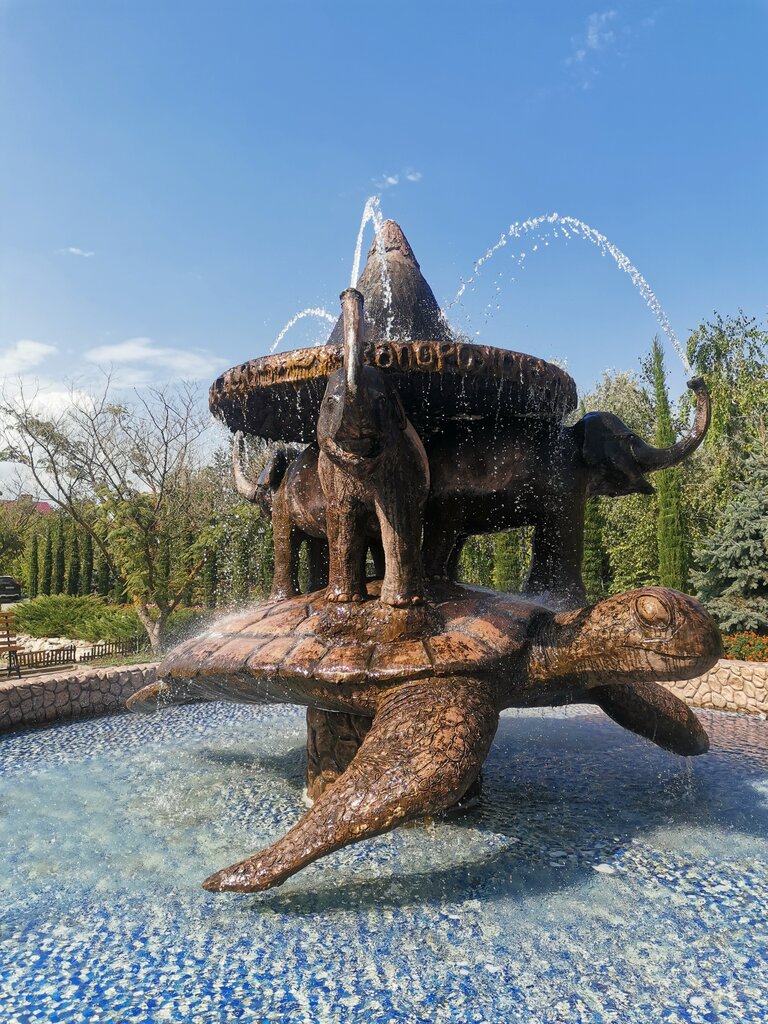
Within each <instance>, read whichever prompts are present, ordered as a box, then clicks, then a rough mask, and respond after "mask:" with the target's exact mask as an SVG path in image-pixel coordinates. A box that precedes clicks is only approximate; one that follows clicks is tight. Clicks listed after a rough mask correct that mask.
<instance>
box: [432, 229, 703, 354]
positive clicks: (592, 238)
mask: <svg viewBox="0 0 768 1024" xmlns="http://www.w3.org/2000/svg"><path fill="white" fill-rule="evenodd" d="M543 225H552V230H551V231H544V232H540V231H539V230H538V229H539V228H541V227H542V226H543ZM532 232H535V238H536V239H537V243H536V244H535V245H533V246H532V248H531V252H536V251H537V250H538V248H539V245H538V243H539V242H543V243H544V245H545V246H548V245H549V242H548V241H547V239H549V238H550V237H554V238H559V237H560V235H561V234H562V235H563V236H564V237H565V238H566V239H570V238H571V237H574V238H582V239H584V240H585V241H588V242H591V243H592V244H593V245H596V246H597V247H598V249H599V250H600V252H601V253H602V254H603V255H605V254H606V253H607V254H608V255H609V256H611V257H612V258H613V260H614V262H615V264H616V266H617V267H618V268H619V270H623V271H624V273H625V274H629V277H630V280H631V281H632V284H633V285H634V286H635V288H637V290H638V291H639V292H640V294H641V295H642V297H643V299H644V300H645V304H646V305H647V306H648V308H649V309H650V310H651V312H652V313H653V314H654V316H655V317H656V320H657V321H658V323H659V326H660V327H661V329H662V330H663V331H664V333H665V334H666V336H667V338H669V341H670V342H671V344H672V346H673V347H674V349H675V351H676V352H677V354H678V356H679V357H680V360H681V362H682V364H683V366H684V367H685V368H686V370H687V371H688V372H689V373H690V372H691V366H690V363H689V362H688V359H687V358H686V355H685V351H684V349H683V347H682V345H681V344H680V341H679V340H678V338H677V335H676V334H675V332H674V330H673V329H672V325H671V323H670V322H669V318H668V317H667V314H666V313H665V312H664V309H663V308H662V306H661V303H660V302H659V300H658V299H657V298H656V295H655V294H654V292H653V289H652V288H651V286H650V285H649V284H648V282H647V281H646V279H645V278H644V277H643V275H642V274H641V273H640V271H639V270H638V269H637V267H636V266H635V265H634V263H632V262H631V260H630V259H629V257H628V256H627V255H626V254H625V253H623V252H622V251H621V249H619V248H618V246H616V245H614V244H613V242H611V241H609V240H608V239H607V238H606V237H605V235H603V234H602V233H601V232H599V231H597V230H596V229H595V228H593V227H590V225H589V224H585V223H584V221H581V220H577V219H576V218H575V217H561V216H560V214H559V213H548V214H543V215H542V216H540V217H531V218H530V219H529V220H524V221H515V223H514V224H510V226H509V228H508V229H507V230H506V231H505V232H504V233H503V234H502V236H501V238H499V240H498V242H496V244H495V245H492V246H491V248H490V249H488V251H487V252H486V253H485V254H484V255H483V256H481V257H480V258H479V259H478V260H476V261H475V263H474V266H473V267H472V274H471V275H470V276H469V277H468V278H467V280H466V281H464V280H462V282H461V287H460V288H459V290H458V292H457V293H456V296H455V298H454V299H453V301H452V302H451V303H450V304H449V306H448V308H449V309H450V308H451V307H452V306H454V305H456V304H457V303H458V302H459V301H460V300H461V297H462V296H463V294H464V292H465V291H466V290H467V288H468V287H469V286H470V285H471V284H472V283H473V282H474V281H476V280H477V278H478V277H479V276H480V272H481V270H482V268H483V266H484V265H485V264H486V263H487V262H488V261H489V260H490V259H492V258H493V256H494V255H495V254H496V253H497V252H498V251H499V249H502V248H503V247H504V246H505V245H507V243H508V242H509V241H510V239H512V238H522V237H524V236H525V235H528V234H531V233H532ZM527 255H528V254H527V252H520V253H514V254H513V256H512V258H513V260H514V261H515V262H516V263H517V265H518V266H519V267H521V268H522V267H524V266H525V260H526V257H527ZM499 290H500V289H499V288H498V287H497V292H498V291H499Z"/></svg>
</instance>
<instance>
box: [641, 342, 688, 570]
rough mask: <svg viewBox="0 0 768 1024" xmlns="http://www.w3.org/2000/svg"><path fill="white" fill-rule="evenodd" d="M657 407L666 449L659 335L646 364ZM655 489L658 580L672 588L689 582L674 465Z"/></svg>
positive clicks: (668, 437) (669, 437) (670, 431)
mask: <svg viewBox="0 0 768 1024" xmlns="http://www.w3.org/2000/svg"><path fill="white" fill-rule="evenodd" d="M648 370H649V376H650V381H651V384H652V385H653V393H654V404H655V410H656V430H655V436H654V444H655V445H656V446H657V447H658V448H666V447H667V446H668V445H671V444H674V442H675V429H674V427H673V426H672V413H671V411H670V408H669V395H668V394H667V385H666V380H665V378H666V372H665V370H664V352H663V350H662V347H661V343H660V342H659V339H658V338H654V339H653V344H652V345H651V358H650V361H649V364H648ZM654 486H655V488H656V504H657V509H658V512H657V518H656V544H657V547H658V552H659V583H660V584H661V586H663V587H672V588H673V589H674V590H685V588H686V587H687V585H688V544H687V540H686V529H685V521H684V513H683V495H682V483H681V479H680V470H679V469H678V468H677V467H673V468H672V469H663V470H661V471H660V472H659V473H657V474H656V476H655V478H654Z"/></svg>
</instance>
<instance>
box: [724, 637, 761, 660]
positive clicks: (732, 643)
mask: <svg viewBox="0 0 768 1024" xmlns="http://www.w3.org/2000/svg"><path fill="white" fill-rule="evenodd" d="M723 650H724V651H725V656H726V658H731V659H732V660H734V661H768V636H761V635H760V634H759V633H752V632H747V633H731V634H729V635H728V636H724V637H723Z"/></svg>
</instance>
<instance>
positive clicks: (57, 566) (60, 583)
mask: <svg viewBox="0 0 768 1024" xmlns="http://www.w3.org/2000/svg"><path fill="white" fill-rule="evenodd" d="M65 565H66V547H65V543H64V521H63V519H62V518H61V516H59V520H58V522H57V523H56V537H55V540H54V542H53V579H52V580H51V593H52V594H61V593H62V591H63V590H64V571H65Z"/></svg>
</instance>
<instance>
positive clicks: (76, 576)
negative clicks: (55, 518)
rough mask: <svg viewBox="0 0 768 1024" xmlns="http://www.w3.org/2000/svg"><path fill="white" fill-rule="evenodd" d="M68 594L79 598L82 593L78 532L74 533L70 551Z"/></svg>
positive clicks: (74, 531)
mask: <svg viewBox="0 0 768 1024" xmlns="http://www.w3.org/2000/svg"><path fill="white" fill-rule="evenodd" d="M67 593H68V594H69V595H71V596H72V597H77V595H78V594H79V593H80V543H79V541H78V539H77V530H73V531H72V546H71V547H70V549H69V565H68V566H67Z"/></svg>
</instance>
